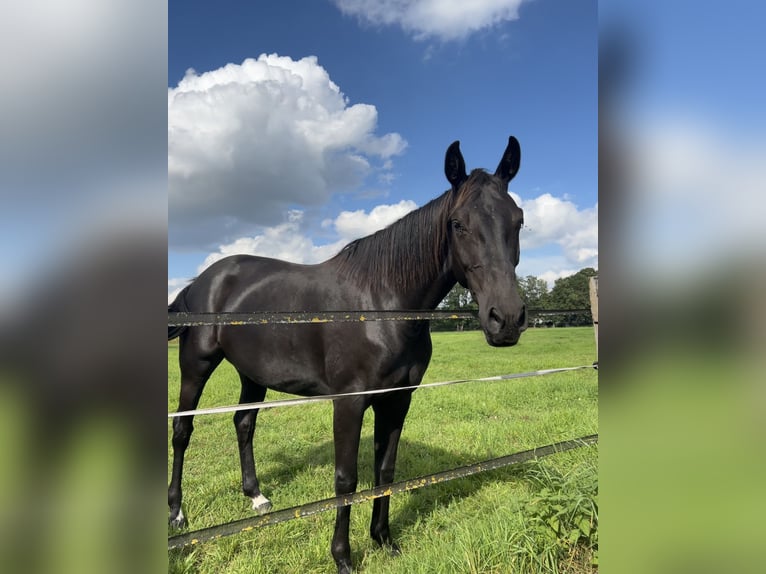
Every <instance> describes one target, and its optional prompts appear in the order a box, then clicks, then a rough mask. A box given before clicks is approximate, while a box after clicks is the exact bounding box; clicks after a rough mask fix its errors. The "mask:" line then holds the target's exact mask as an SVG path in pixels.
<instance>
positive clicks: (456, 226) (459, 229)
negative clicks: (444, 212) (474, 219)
mask: <svg viewBox="0 0 766 574" xmlns="http://www.w3.org/2000/svg"><path fill="white" fill-rule="evenodd" d="M452 229H454V230H455V233H457V234H459V235H462V234H463V233H465V232H466V231H467V230H466V228H465V227H464V226H463V224H462V223H460V222H459V221H458V220H457V219H453V220H452Z"/></svg>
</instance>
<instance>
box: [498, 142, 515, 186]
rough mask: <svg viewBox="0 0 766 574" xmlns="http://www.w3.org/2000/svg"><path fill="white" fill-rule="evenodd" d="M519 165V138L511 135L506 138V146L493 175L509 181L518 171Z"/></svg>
mask: <svg viewBox="0 0 766 574" xmlns="http://www.w3.org/2000/svg"><path fill="white" fill-rule="evenodd" d="M520 165H521V146H520V145H519V140H517V139H516V138H515V137H513V136H511V137H509V138H508V147H507V148H505V152H503V159H501V160H500V164H499V165H498V166H497V170H495V175H496V176H497V177H499V178H500V179H502V180H503V181H505V182H506V183H507V182H509V181H511V180H512V179H513V178H514V177H515V176H516V173H517V172H518V171H519V166H520Z"/></svg>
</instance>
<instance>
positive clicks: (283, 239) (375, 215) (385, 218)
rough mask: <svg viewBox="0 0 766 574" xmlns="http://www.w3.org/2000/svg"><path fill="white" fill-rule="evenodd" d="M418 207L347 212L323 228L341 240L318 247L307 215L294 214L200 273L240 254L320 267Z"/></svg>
mask: <svg viewBox="0 0 766 574" xmlns="http://www.w3.org/2000/svg"><path fill="white" fill-rule="evenodd" d="M416 207H417V205H416V204H415V203H414V202H412V201H409V200H402V201H400V202H399V203H397V204H394V205H378V206H376V207H375V208H373V209H372V210H371V211H370V213H366V212H364V211H363V210H359V211H343V212H341V213H340V215H338V217H336V218H335V219H334V220H327V221H325V222H323V224H322V225H323V227H325V228H332V229H333V230H334V232H335V234H336V237H337V239H336V240H335V241H332V242H331V243H326V244H322V245H316V244H315V243H314V240H313V239H311V238H310V237H309V236H308V235H307V234H306V232H305V231H304V229H303V228H302V224H303V212H301V211H298V210H293V211H291V212H290V213H289V214H288V218H287V221H285V222H283V223H281V224H280V225H275V226H272V227H267V228H265V229H264V231H263V233H261V234H260V235H256V236H254V237H240V238H239V239H237V240H235V241H233V242H231V243H227V244H225V245H221V246H219V247H218V250H217V251H215V252H214V253H211V254H210V255H208V256H207V257H206V258H205V261H204V262H203V263H202V264H201V265H200V266H199V268H198V269H197V272H198V273H200V272H202V271H203V270H204V269H206V268H207V267H208V266H210V265H211V264H212V263H214V262H215V261H218V260H219V259H222V258H224V257H227V256H229V255H235V254H240V253H246V254H250V255H260V256H263V257H274V258H276V259H283V260H285V261H292V262H293V263H319V262H321V261H325V260H327V259H329V258H330V257H332V256H333V255H335V254H336V253H337V252H338V251H340V249H341V248H342V247H343V246H344V245H346V244H347V243H348V242H349V241H352V240H354V239H357V238H359V237H363V236H365V235H369V234H371V233H374V232H375V231H378V230H379V229H383V228H384V227H386V226H388V225H390V224H391V223H393V222H394V221H396V220H397V219H399V218H401V217H402V216H403V215H405V214H407V213H409V212H410V211H412V210H413V209H415V208H416Z"/></svg>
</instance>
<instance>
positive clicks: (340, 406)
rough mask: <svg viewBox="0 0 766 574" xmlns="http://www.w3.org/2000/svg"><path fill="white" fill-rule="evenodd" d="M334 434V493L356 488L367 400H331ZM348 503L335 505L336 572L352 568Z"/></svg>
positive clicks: (333, 549)
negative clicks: (336, 507)
mask: <svg viewBox="0 0 766 574" xmlns="http://www.w3.org/2000/svg"><path fill="white" fill-rule="evenodd" d="M333 406H334V409H333V434H334V439H335V494H336V495H342V494H350V493H352V492H354V491H355V490H356V484H357V455H358V454H359V435H360V434H361V431H362V419H363V417H364V411H365V409H366V408H367V404H366V403H365V401H364V400H363V399H360V398H352V399H341V400H336V401H335V402H334V403H333ZM350 518H351V507H350V506H343V507H341V508H338V511H337V514H336V516H335V532H334V533H333V536H332V544H331V545H330V551H331V552H332V556H333V558H334V559H335V563H336V564H337V565H338V574H349V573H350V572H351V545H350V544H349V540H348V528H349V520H350Z"/></svg>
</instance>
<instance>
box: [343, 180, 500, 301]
mask: <svg viewBox="0 0 766 574" xmlns="http://www.w3.org/2000/svg"><path fill="white" fill-rule="evenodd" d="M489 177H490V176H489V175H488V174H487V172H485V171H484V170H481V169H475V170H473V171H472V172H471V175H470V176H469V177H468V178H467V179H466V181H465V182H464V183H463V184H462V185H461V186H460V187H459V188H458V190H457V191H453V190H451V189H450V190H448V191H446V192H444V193H443V194H442V195H440V196H439V197H437V198H436V199H433V200H431V201H429V202H428V203H427V204H425V205H424V206H423V207H420V208H418V209H416V210H414V211H411V212H410V213H408V214H407V215H405V216H404V217H402V218H401V219H399V220H398V221H395V222H394V223H392V224H391V225H389V226H388V227H386V228H385V229H381V230H380V231H377V232H376V233H373V234H372V235H368V236H366V237H362V238H360V239H357V240H355V241H352V242H351V243H349V244H348V245H346V246H345V247H344V248H343V249H341V251H340V252H339V253H338V254H337V255H336V256H335V257H333V259H332V261H334V262H335V263H336V264H337V265H338V271H339V273H340V274H342V275H344V276H346V277H349V278H352V279H354V280H356V281H358V282H359V283H360V284H361V285H364V286H368V287H372V286H374V285H376V284H384V285H387V286H388V287H391V288H396V287H398V288H402V289H405V290H407V289H409V288H412V287H416V286H419V285H423V284H424V283H427V282H429V281H433V280H434V278H435V277H436V276H437V275H438V274H439V273H440V272H441V269H442V266H443V264H444V260H445V258H446V256H447V237H448V233H447V226H448V225H449V220H450V216H451V214H452V212H453V211H454V210H455V209H456V208H457V207H459V206H460V205H462V204H463V203H465V202H466V201H467V200H468V199H470V198H471V197H473V196H474V195H475V194H476V193H477V192H478V191H479V190H481V188H482V187H483V184H484V183H485V182H486V180H487V179H488V178H489Z"/></svg>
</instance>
